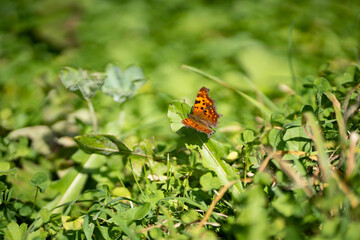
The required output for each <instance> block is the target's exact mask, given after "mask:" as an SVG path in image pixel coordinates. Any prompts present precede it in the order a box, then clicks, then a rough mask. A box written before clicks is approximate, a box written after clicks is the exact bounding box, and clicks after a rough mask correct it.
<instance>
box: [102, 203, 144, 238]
mask: <svg viewBox="0 0 360 240" xmlns="http://www.w3.org/2000/svg"><path fill="white" fill-rule="evenodd" d="M104 212H105V213H106V214H107V215H109V216H110V217H111V219H110V220H108V221H109V222H113V223H115V224H116V225H118V226H119V227H120V228H121V230H122V231H124V233H125V234H126V235H127V236H128V237H130V239H138V237H137V236H136V235H135V234H134V233H133V232H132V231H131V230H130V228H129V227H128V226H127V224H126V222H125V221H124V220H123V218H122V217H121V216H119V215H116V214H115V213H113V212H112V211H110V209H105V210H104Z"/></svg>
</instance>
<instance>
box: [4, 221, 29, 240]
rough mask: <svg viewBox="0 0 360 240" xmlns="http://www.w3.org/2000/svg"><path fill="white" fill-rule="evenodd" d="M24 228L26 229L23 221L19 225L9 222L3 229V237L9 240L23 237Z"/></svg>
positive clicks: (17, 239)
mask: <svg viewBox="0 0 360 240" xmlns="http://www.w3.org/2000/svg"><path fill="white" fill-rule="evenodd" d="M26 229H27V225H26V223H23V224H21V225H20V226H19V225H18V224H17V223H15V222H11V223H9V224H8V225H7V229H4V233H5V239H9V240H19V239H24V236H25V233H26Z"/></svg>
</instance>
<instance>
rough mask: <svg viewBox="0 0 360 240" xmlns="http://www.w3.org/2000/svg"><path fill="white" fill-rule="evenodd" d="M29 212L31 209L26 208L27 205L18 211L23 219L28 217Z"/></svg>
mask: <svg viewBox="0 0 360 240" xmlns="http://www.w3.org/2000/svg"><path fill="white" fill-rule="evenodd" d="M31 212H32V209H31V207H30V206H28V205H25V206H23V207H22V208H20V210H19V214H20V216H23V217H27V216H30V214H31Z"/></svg>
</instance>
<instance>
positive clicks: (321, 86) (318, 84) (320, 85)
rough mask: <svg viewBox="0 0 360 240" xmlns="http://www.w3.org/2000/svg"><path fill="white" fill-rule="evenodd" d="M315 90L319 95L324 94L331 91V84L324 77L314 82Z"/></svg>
mask: <svg viewBox="0 0 360 240" xmlns="http://www.w3.org/2000/svg"><path fill="white" fill-rule="evenodd" d="M314 89H315V90H317V91H318V92H319V93H324V92H326V91H329V90H330V89H331V86H330V83H329V81H328V80H326V79H325V78H323V77H320V78H317V79H315V81H314Z"/></svg>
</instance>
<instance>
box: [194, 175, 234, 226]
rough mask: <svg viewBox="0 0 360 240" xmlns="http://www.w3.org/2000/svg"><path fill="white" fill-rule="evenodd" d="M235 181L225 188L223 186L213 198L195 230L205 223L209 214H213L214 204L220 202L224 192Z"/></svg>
mask: <svg viewBox="0 0 360 240" xmlns="http://www.w3.org/2000/svg"><path fill="white" fill-rule="evenodd" d="M237 182H238V181H237V180H234V181H231V182H229V183H228V184H226V185H225V186H223V187H222V188H221V189H220V191H219V194H218V195H217V196H216V197H215V198H214V200H213V201H212V203H211V205H210V207H209V209H208V210H207V211H206V213H205V216H204V218H203V219H202V220H201V221H200V223H199V225H198V226H197V229H200V228H202V227H203V226H204V225H205V223H206V221H207V220H208V219H209V217H210V216H211V213H212V212H213V210H214V208H215V206H216V204H217V203H218V202H219V201H220V199H221V198H222V197H223V196H224V194H225V193H226V191H227V190H228V189H229V188H230V187H231V186H232V185H234V184H235V183H237Z"/></svg>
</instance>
